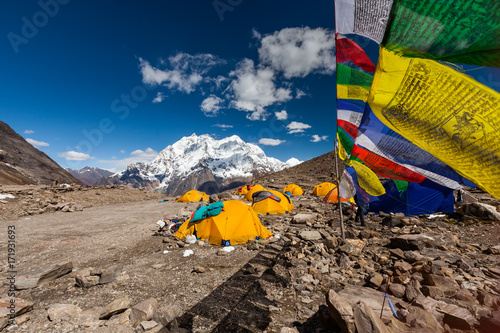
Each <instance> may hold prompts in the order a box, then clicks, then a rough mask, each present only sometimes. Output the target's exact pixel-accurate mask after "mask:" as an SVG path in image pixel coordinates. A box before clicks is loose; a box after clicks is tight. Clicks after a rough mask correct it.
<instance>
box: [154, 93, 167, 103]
mask: <svg viewBox="0 0 500 333" xmlns="http://www.w3.org/2000/svg"><path fill="white" fill-rule="evenodd" d="M165 97H166V96H165V94H163V93H162V92H158V93H157V94H156V97H155V98H154V99H153V103H161V102H163V100H164V99H165Z"/></svg>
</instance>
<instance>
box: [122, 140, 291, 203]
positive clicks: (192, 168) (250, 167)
mask: <svg viewBox="0 0 500 333" xmlns="http://www.w3.org/2000/svg"><path fill="white" fill-rule="evenodd" d="M289 166H291V165H290V164H287V163H284V162H281V161H279V160H277V159H275V158H272V157H267V156H266V154H265V153H264V151H263V150H262V149H261V148H260V147H259V146H257V145H254V144H251V143H246V142H244V141H243V140H242V139H241V138H240V137H239V136H237V135H233V136H230V137H226V138H223V139H220V140H217V139H214V138H213V137H211V136H210V135H208V134H202V135H199V136H198V135H196V134H195V133H193V134H192V135H191V136H188V137H183V138H181V139H180V140H179V141H177V142H175V143H174V144H172V145H169V146H168V147H166V148H165V149H163V150H162V151H161V152H160V153H159V154H158V156H157V157H156V158H155V159H154V160H153V161H152V162H149V163H136V164H131V165H129V166H128V167H127V169H126V170H123V171H121V172H119V173H117V174H116V177H119V178H120V180H121V181H122V182H127V181H128V180H131V179H133V180H134V182H138V183H142V184H143V183H144V182H149V181H153V183H154V184H155V185H156V186H157V187H156V189H157V190H159V191H162V192H164V193H169V194H180V193H183V192H185V191H187V190H193V189H198V190H203V189H204V190H205V192H207V193H209V192H211V193H217V192H219V191H220V190H221V188H222V187H224V186H225V185H224V184H229V182H231V181H235V180H238V181H239V182H242V183H246V182H248V181H249V180H251V179H252V177H255V176H260V175H264V174H267V173H270V172H276V171H279V170H282V169H284V168H286V167H289ZM200 175H203V176H200ZM204 186H205V187H207V186H208V187H210V189H208V190H207V189H206V188H203V187H204Z"/></svg>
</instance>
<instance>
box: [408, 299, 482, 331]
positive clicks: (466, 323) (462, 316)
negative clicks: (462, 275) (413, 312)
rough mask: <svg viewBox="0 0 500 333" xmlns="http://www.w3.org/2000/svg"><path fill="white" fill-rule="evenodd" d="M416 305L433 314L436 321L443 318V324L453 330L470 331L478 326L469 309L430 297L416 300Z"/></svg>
mask: <svg viewBox="0 0 500 333" xmlns="http://www.w3.org/2000/svg"><path fill="white" fill-rule="evenodd" d="M414 304H415V305H417V306H419V307H420V308H422V309H425V310H427V311H429V312H431V313H432V315H433V316H434V317H435V318H436V319H438V320H439V319H440V318H442V320H443V323H444V324H448V325H449V326H450V327H452V328H457V329H461V330H470V329H472V328H473V327H474V325H477V324H478V322H477V320H476V318H474V316H473V315H472V314H471V313H470V312H469V311H468V310H467V309H464V308H461V307H459V306H456V305H453V304H448V303H445V302H443V301H437V300H435V299H433V298H430V297H428V296H427V297H423V296H419V297H417V298H415V301H414Z"/></svg>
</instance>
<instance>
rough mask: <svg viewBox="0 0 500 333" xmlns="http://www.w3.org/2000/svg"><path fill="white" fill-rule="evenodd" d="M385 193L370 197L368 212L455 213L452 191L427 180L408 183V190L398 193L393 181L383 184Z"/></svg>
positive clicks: (408, 213)
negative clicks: (418, 182)
mask: <svg viewBox="0 0 500 333" xmlns="http://www.w3.org/2000/svg"><path fill="white" fill-rule="evenodd" d="M383 185H384V188H385V191H386V193H385V194H384V195H381V196H379V197H372V196H370V204H369V205H368V210H369V211H370V212H375V213H379V212H381V211H382V212H385V213H404V214H405V215H420V214H432V213H436V212H446V213H452V212H454V211H455V197H454V195H453V189H450V188H447V187H444V186H441V185H438V184H436V183H434V182H432V181H430V180H428V179H426V180H424V181H423V182H422V183H420V184H417V183H408V188H407V189H406V190H404V191H401V192H399V191H398V188H397V187H396V184H395V183H394V181H393V180H392V179H391V180H388V181H387V182H385V183H384V184H383Z"/></svg>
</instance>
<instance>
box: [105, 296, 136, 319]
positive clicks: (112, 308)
mask: <svg viewBox="0 0 500 333" xmlns="http://www.w3.org/2000/svg"><path fill="white" fill-rule="evenodd" d="M130 305H131V302H130V299H128V297H122V298H118V299H115V300H114V301H112V302H111V303H109V304H108V305H106V306H105V307H104V308H103V309H102V312H101V314H100V315H99V319H109V318H111V316H113V315H115V314H117V313H121V312H123V311H125V310H127V309H128V308H129V307H130Z"/></svg>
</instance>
